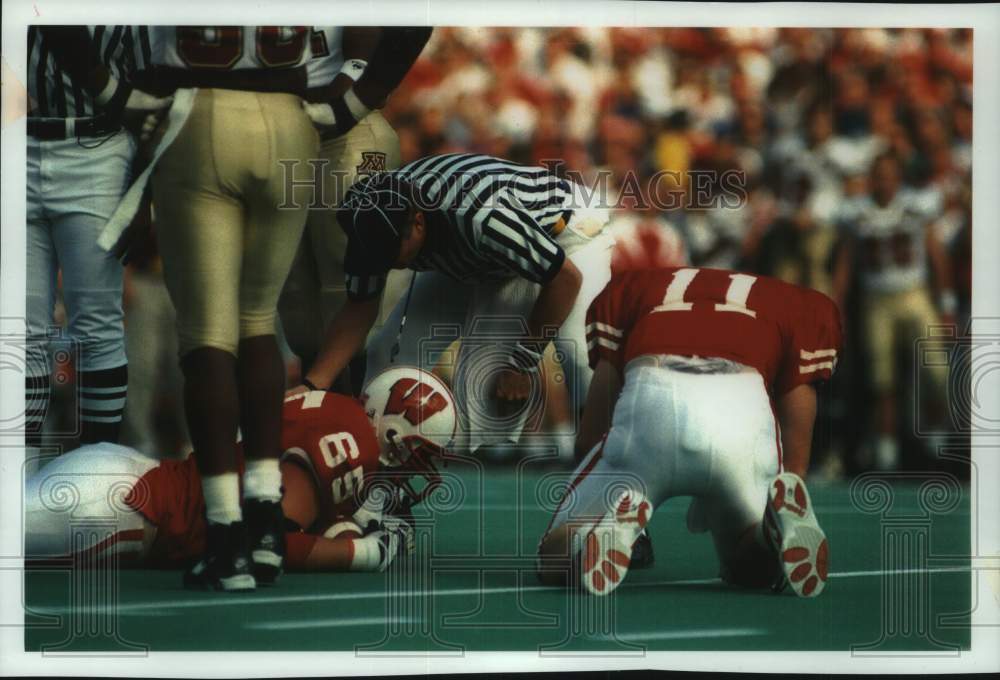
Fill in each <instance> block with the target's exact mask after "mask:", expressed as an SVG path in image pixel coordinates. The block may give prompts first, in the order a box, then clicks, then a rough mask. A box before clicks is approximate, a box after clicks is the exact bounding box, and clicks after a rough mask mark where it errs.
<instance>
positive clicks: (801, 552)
mask: <svg viewBox="0 0 1000 680" xmlns="http://www.w3.org/2000/svg"><path fill="white" fill-rule="evenodd" d="M807 557H809V550H808V549H807V548H789V549H788V550H786V551H785V552H784V553H782V555H781V559H782V560H784V561H785V562H801V561H802V560H804V559H806V558H807Z"/></svg>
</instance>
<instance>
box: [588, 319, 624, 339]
mask: <svg viewBox="0 0 1000 680" xmlns="http://www.w3.org/2000/svg"><path fill="white" fill-rule="evenodd" d="M594 331H600V332H602V333H607V334H608V335H612V336H614V337H616V338H620V337H622V336H624V335H625V331H623V330H621V329H618V328H615V327H614V326H611V325H609V324H606V323H602V322H600V321H591V322H590V323H589V324H587V334H588V335H589V334H590V333H593V332H594Z"/></svg>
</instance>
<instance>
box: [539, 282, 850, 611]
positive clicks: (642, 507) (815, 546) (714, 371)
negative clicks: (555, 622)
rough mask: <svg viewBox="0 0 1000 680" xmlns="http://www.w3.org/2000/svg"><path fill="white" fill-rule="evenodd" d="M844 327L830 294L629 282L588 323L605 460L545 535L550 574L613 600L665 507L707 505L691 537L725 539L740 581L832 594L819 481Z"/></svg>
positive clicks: (583, 437)
mask: <svg viewBox="0 0 1000 680" xmlns="http://www.w3.org/2000/svg"><path fill="white" fill-rule="evenodd" d="M839 319H840V316H839V313H838V311H837V308H836V305H834V303H833V302H832V301H831V300H830V299H829V298H827V297H826V296H824V295H822V294H821V293H818V292H816V291H814V290H808V289H805V288H800V287H798V286H793V285H791V284H787V283H784V282H781V281H778V280H776V279H771V278H768V277H763V276H751V275H749V274H741V273H737V272H730V271H724V270H718V269H700V268H693V267H683V268H676V267H671V268H665V269H651V270H645V271H632V272H623V273H620V274H616V275H614V276H613V277H612V279H611V282H610V283H609V284H608V285H607V287H606V288H605V289H604V290H603V291H602V292H601V294H600V295H598V296H597V298H596V299H595V300H594V302H593V303H592V304H591V306H590V308H589V310H588V315H587V344H588V349H589V354H590V362H591V365H592V366H593V367H594V369H595V372H594V379H593V382H592V384H591V386H590V391H589V393H588V397H587V404H586V407H585V409H584V420H583V423H582V425H581V431H580V434H579V439H578V445H581V446H586V447H588V450H590V453H589V455H588V456H587V457H586V458H585V459H584V461H583V462H582V463H581V465H580V467H579V468H578V469H577V471H576V472H575V473H574V477H573V479H572V481H571V483H570V486H569V488H568V490H567V492H566V494H565V496H564V497H563V499H562V501H561V502H560V505H559V507H558V508H557V509H556V512H555V515H554V516H553V518H552V521H551V522H550V524H549V528H548V530H547V531H546V532H545V535H544V536H543V537H542V540H541V543H540V545H539V561H538V574H539V578H540V579H541V580H542V581H543V582H546V583H564V582H566V580H567V579H569V580H570V581H571V582H575V583H578V584H579V585H580V586H582V587H583V588H584V589H585V590H587V591H588V592H590V593H592V594H594V595H606V594H608V593H610V592H611V591H613V590H614V589H615V588H616V587H617V586H618V585H619V584H620V583H621V582H622V580H623V579H624V577H625V575H626V573H627V571H628V568H629V563H630V555H631V553H632V547H633V545H634V544H635V542H636V539H637V537H638V536H639V534H640V532H641V531H642V529H643V528H644V527H645V526H646V524H647V523H648V522H649V519H650V517H651V515H652V513H653V510H654V509H655V508H656V507H658V506H659V505H660V504H661V503H663V502H664V501H666V500H667V499H669V498H672V497H674V496H691V497H693V500H692V502H691V505H690V508H689V510H688V514H687V523H688V528H689V529H690V530H692V531H695V532H702V531H710V532H711V534H712V538H713V540H714V543H715V548H716V552H717V554H718V557H719V562H720V572H721V576H722V578H723V579H724V580H725V581H726V582H729V583H733V584H737V585H742V586H747V587H766V586H772V587H775V588H783V587H785V586H786V585H791V588H792V590H793V591H794V592H795V593H796V594H797V595H799V596H802V597H809V596H815V595H818V594H819V593H820V592H821V591H822V590H823V587H824V585H825V582H826V578H827V565H828V545H827V541H826V537H825V535H824V533H823V530H822V529H821V528H820V526H819V524H818V522H817V520H816V515H815V514H814V512H813V507H812V504H811V502H810V499H809V493H808V491H807V490H806V486H805V482H804V481H803V477H804V476H805V475H806V470H807V467H808V464H809V456H810V448H811V442H812V431H813V424H814V421H815V417H816V390H815V387H814V383H816V382H817V381H821V380H826V379H829V378H830V376H831V375H832V373H833V370H834V365H835V363H836V358H837V351H838V349H839V346H840V336H841V331H840V321H839ZM605 433H606V434H605Z"/></svg>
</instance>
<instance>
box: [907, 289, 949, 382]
mask: <svg viewBox="0 0 1000 680" xmlns="http://www.w3.org/2000/svg"><path fill="white" fill-rule="evenodd" d="M904 308H905V310H906V314H907V319H906V332H907V336H906V340H907V346H908V347H910V348H914V347H915V343H916V341H917V340H922V341H924V343H925V344H924V347H925V348H926V349H928V350H932V351H933V350H940V351H942V352H947V351H948V349H949V342H948V340H947V339H944V340H943V341H941V342H939V341H936V340H935V338H934V334H933V333H932V332H931V329H932V327H933V326H936V325H940V324H941V315H940V314H939V313H938V310H937V307H935V306H934V303H933V301H932V300H931V295H930V291H929V290H928V289H927V287H926V286H919V287H917V288H914V289H913V290H912V291H910V292H908V293H907V294H906V295H905V298H904ZM911 352H912V350H911ZM909 358H910V361H913V362H920V363H914V364H913V366H914V369H916V370H919V371H921V372H923V373H926V375H928V376H929V377H930V379H931V380H932V382H933V386H934V390H933V393H934V394H936V395H943V394H945V391H946V389H947V382H948V364H947V363H946V362H941V361H920V357H918V356H914V355H913V354H912V353H911V355H910V357H909Z"/></svg>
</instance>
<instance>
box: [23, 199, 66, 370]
mask: <svg viewBox="0 0 1000 680" xmlns="http://www.w3.org/2000/svg"><path fill="white" fill-rule="evenodd" d="M25 239H26V241H27V243H26V246H27V247H26V253H25V265H26V266H25V269H26V277H25V279H26V280H25V292H26V297H25V310H24V311H25V317H26V319H25V323H26V331H27V332H26V335H27V340H28V344H27V346H26V347H25V360H26V361H27V372H28V375H30V376H33V377H37V376H40V375H48V373H49V363H48V362H49V358H48V351H47V349H48V335H49V329H50V328H51V327H52V325H53V324H54V323H55V320H54V318H53V312H54V310H55V302H56V277H57V274H58V272H59V263H58V261H57V259H56V249H55V244H54V243H53V242H52V232H51V225H50V224H49V222H48V220H45V219H42V218H40V217H36V219H34V220H29V221H28V225H27V230H26V231H25Z"/></svg>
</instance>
